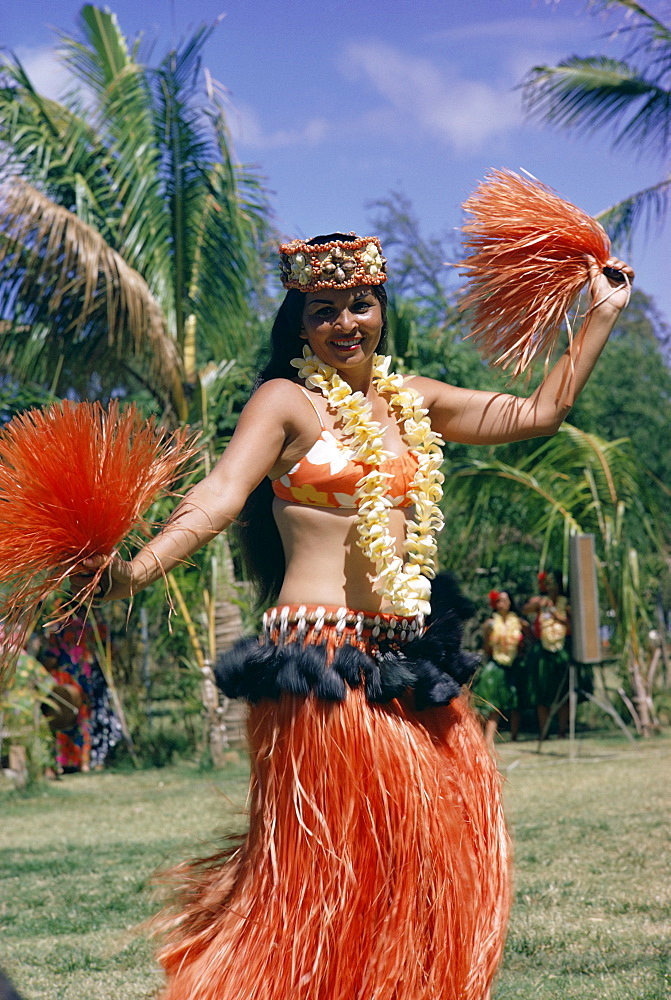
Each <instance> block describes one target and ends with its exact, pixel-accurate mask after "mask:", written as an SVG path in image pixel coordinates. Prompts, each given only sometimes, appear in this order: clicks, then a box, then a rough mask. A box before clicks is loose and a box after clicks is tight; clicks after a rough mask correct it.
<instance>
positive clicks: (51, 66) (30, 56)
mask: <svg viewBox="0 0 671 1000" xmlns="http://www.w3.org/2000/svg"><path fill="white" fill-rule="evenodd" d="M14 52H15V53H16V56H17V58H18V59H19V61H20V62H21V64H22V66H23V68H24V69H25V71H26V73H27V74H28V76H29V78H30V81H31V83H32V85H33V86H34V88H35V90H36V91H37V92H38V93H39V94H42V95H43V96H44V97H50V98H52V99H53V100H59V99H60V98H61V97H62V96H63V93H64V92H65V91H66V90H67V89H68V87H69V86H71V85H72V82H73V78H72V76H71V75H70V73H69V72H68V70H67V69H66V67H65V66H64V65H63V63H62V62H61V61H60V60H59V58H58V54H57V51H56V49H54V48H52V47H51V46H48V45H41V46H38V47H29V46H26V45H19V46H18V47H17V48H16V49H15V50H14Z"/></svg>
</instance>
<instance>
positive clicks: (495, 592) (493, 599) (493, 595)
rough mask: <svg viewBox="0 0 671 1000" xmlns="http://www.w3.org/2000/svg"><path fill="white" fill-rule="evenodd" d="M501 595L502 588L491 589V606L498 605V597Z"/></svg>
mask: <svg viewBox="0 0 671 1000" xmlns="http://www.w3.org/2000/svg"><path fill="white" fill-rule="evenodd" d="M500 596H501V591H500V590H490V591H489V604H490V607H492V608H495V607H496V602H497V601H498V599H499V597H500Z"/></svg>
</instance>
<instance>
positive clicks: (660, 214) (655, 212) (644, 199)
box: [596, 176, 671, 249]
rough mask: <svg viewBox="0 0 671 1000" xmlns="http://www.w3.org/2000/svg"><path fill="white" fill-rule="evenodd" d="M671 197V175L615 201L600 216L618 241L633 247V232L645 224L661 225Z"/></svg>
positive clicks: (615, 242)
mask: <svg viewBox="0 0 671 1000" xmlns="http://www.w3.org/2000/svg"><path fill="white" fill-rule="evenodd" d="M670 198H671V176H669V177H666V178H665V179H664V180H662V181H660V182H659V183H658V184H653V185H652V187H649V188H644V189H643V190H642V191H637V192H636V194H632V195H630V196H629V197H628V198H625V199H624V200H623V201H619V202H618V203H617V204H616V205H611V207H610V208H607V209H604V211H603V212H600V213H599V215H597V216H596V218H597V219H598V221H599V222H600V223H601V225H602V226H603V227H604V229H605V230H606V232H607V233H608V235H609V236H610V238H611V240H612V242H613V243H614V244H619V245H620V246H622V247H625V248H627V249H630V248H631V241H632V238H633V234H634V232H635V230H636V229H637V228H638V227H639V226H640V225H641V224H642V225H643V226H644V228H646V229H652V228H654V227H655V226H657V227H661V225H662V222H663V220H664V219H665V217H666V214H667V212H668V209H669V199H670Z"/></svg>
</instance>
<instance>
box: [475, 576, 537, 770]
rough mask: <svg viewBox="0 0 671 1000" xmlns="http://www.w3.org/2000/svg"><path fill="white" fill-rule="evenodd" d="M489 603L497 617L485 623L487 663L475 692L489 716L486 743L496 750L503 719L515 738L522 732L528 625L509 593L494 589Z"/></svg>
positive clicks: (478, 704) (477, 679) (481, 710)
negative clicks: (521, 721)
mask: <svg viewBox="0 0 671 1000" xmlns="http://www.w3.org/2000/svg"><path fill="white" fill-rule="evenodd" d="M489 603H490V604H491V607H492V610H493V614H492V617H491V618H488V619H487V621H486V622H485V630H484V641H483V648H484V651H485V656H486V657H487V662H486V663H485V664H484V666H483V668H482V670H481V671H480V672H479V674H478V675H477V678H476V682H475V684H474V685H473V693H474V694H475V696H476V698H477V700H478V701H477V703H476V704H477V707H478V709H479V711H480V713H481V714H484V715H485V717H486V722H485V741H486V743H487V746H488V747H489V749H490V750H492V751H493V750H494V740H495V739H496V733H497V730H498V725H499V719H502V718H503V719H505V718H508V719H509V720H510V738H511V739H513V740H516V739H517V735H518V733H519V727H520V709H521V707H522V706H521V692H520V690H519V688H520V686H521V684H520V681H522V683H523V677H522V671H523V666H522V659H523V647H524V631H525V622H523V621H522V619H521V618H520V617H519V615H517V614H516V613H515V609H514V608H513V606H512V601H511V599H510V595H509V594H508V592H507V591H505V590H492V591H491V593H490V595H489ZM528 627H529V626H528V625H527V629H528Z"/></svg>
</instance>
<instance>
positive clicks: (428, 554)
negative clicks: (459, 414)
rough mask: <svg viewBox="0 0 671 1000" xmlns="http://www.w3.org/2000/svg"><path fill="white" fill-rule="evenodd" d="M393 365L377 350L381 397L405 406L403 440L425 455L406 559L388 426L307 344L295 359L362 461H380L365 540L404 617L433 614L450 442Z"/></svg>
mask: <svg viewBox="0 0 671 1000" xmlns="http://www.w3.org/2000/svg"><path fill="white" fill-rule="evenodd" d="M390 363H391V358H389V357H383V356H382V355H379V354H376V355H375V357H374V358H373V385H374V386H375V388H376V389H377V391H378V392H379V393H380V394H381V395H387V396H388V397H389V399H388V405H389V408H390V409H396V410H398V411H399V423H400V426H401V432H402V435H403V440H404V441H405V443H406V444H407V445H408V447H409V449H410V451H411V452H412V453H413V454H414V455H416V456H417V460H418V466H417V472H416V473H415V476H414V478H413V481H412V483H411V484H410V487H409V489H408V492H407V496H408V498H409V499H410V500H412V501H413V503H414V505H415V518H414V520H412V521H409V522H408V523H407V527H406V537H405V541H404V544H403V557H401V556H399V555H397V554H396V545H395V541H394V539H393V538H392V536H391V534H390V532H389V508H390V507H391V506H392V503H391V500H390V498H389V496H388V495H387V480H388V479H389V478H390V474H389V473H387V472H381V471H380V465H381V464H382V462H384V461H385V460H386V459H389V458H392V457H393V456H392V455H391V454H390V452H388V451H385V449H384V448H383V430H382V428H381V426H380V424H379V423H378V422H377V421H376V420H372V419H371V414H372V407H371V404H370V403H369V402H368V400H367V399H366V398H365V396H364V395H363V393H362V392H353V391H352V388H351V386H350V385H349V384H348V383H347V382H346V381H345V380H344V379H343V378H341V377H340V375H339V374H338V372H337V371H336V369H335V368H332V367H331V366H330V365H327V364H325V363H324V362H323V361H320V360H319V358H317V357H316V356H315V355H314V354H312V353H311V351H310V348H309V347H308V346H307V345H306V346H305V347H304V348H303V358H294V359H293V360H292V362H291V364H292V365H293V366H294V367H295V368H298V374H299V376H300V377H301V378H302V379H305V383H306V385H309V386H314V387H315V388H318V389H320V390H321V392H322V393H323V395H324V396H325V397H326V399H327V400H328V403H329V406H330V407H332V408H333V409H334V410H336V411H337V413H338V416H339V417H340V419H341V421H342V422H343V441H344V443H345V444H346V445H347V446H348V447H349V448H350V449H351V450H352V451H353V452H354V460H355V461H359V462H361V463H363V464H364V465H370V466H372V468H371V471H370V472H367V473H366V474H365V475H364V476H362V477H361V479H359V481H358V482H357V484H356V491H355V493H354V499H355V500H356V504H357V532H358V534H359V538H358V539H357V545H358V546H359V548H360V549H361V550H362V552H363V553H364V554H365V555H366V556H368V558H369V559H370V560H371V562H372V563H373V564H374V566H375V577H374V579H373V589H374V590H375V592H376V593H377V594H380V595H382V596H383V597H384V598H385V599H386V600H387V601H388V602H389V603H390V604H391V607H392V610H393V613H394V614H396V615H402V616H404V615H415V614H418V613H419V614H425V615H426V614H429V612H430V611H431V605H430V603H429V598H430V596H431V585H430V583H429V579H433V577H434V576H435V575H436V569H435V559H436V553H437V549H438V547H437V544H436V539H435V533H436V532H438V531H440V529H441V528H442V526H443V513H442V511H441V509H440V507H439V506H438V504H439V501H440V499H441V497H442V495H443V491H442V488H441V484H442V482H443V478H444V477H443V475H442V473H441V471H440V467H441V465H442V461H443V455H442V452H441V445H443V444H444V441H443V439H442V438H441V437H440V435H439V434H436V433H435V432H434V431H433V430H431V423H430V421H429V418H428V410H426V409H425V408H424V407H423V405H422V404H423V402H424V400H423V397H422V396H420V394H419V393H418V392H417V391H416V390H415V389H411V388H409V387H407V386H405V385H404V379H403V376H402V375H397V374H394V373H393V372H392V373H391V374H389V365H390ZM427 578H428V579H427Z"/></svg>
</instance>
